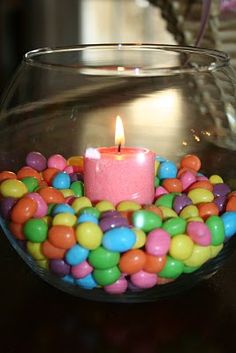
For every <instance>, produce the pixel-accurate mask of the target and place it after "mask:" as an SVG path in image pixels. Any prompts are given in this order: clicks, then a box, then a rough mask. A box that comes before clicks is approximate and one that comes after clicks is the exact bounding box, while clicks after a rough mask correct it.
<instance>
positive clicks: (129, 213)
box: [120, 211, 133, 224]
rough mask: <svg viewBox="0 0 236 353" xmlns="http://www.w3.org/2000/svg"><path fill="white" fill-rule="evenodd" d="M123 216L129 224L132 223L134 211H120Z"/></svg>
mask: <svg viewBox="0 0 236 353" xmlns="http://www.w3.org/2000/svg"><path fill="white" fill-rule="evenodd" d="M120 214H121V215H122V217H124V218H126V219H127V221H128V222H129V224H132V214H133V211H120Z"/></svg>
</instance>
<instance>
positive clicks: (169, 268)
mask: <svg viewBox="0 0 236 353" xmlns="http://www.w3.org/2000/svg"><path fill="white" fill-rule="evenodd" d="M200 167H201V162H200V160H199V158H198V157H197V156H195V155H186V156H184V157H183V158H182V160H181V161H180V167H179V168H177V166H176V165H175V163H173V162H171V161H168V160H164V159H162V158H159V157H157V158H156V165H155V171H156V177H155V200H154V202H153V204H152V205H139V204H137V203H136V202H135V201H126V200H124V201H122V202H120V203H119V204H118V205H117V206H116V207H114V205H113V204H111V202H109V201H108V200H101V201H100V202H98V203H97V204H95V205H93V204H92V203H91V201H90V200H89V199H88V198H87V197H86V195H84V191H83V158H82V157H71V158H69V159H68V160H66V159H65V158H64V157H63V156H61V155H58V154H56V155H53V156H51V157H50V158H49V159H48V160H47V159H46V158H45V157H44V156H43V155H42V154H41V153H39V152H30V153H29V154H28V155H27V157H26V166H23V167H22V168H21V169H20V170H19V171H18V172H17V173H14V172H10V171H3V172H0V214H1V217H2V219H3V220H4V222H7V226H8V228H9V229H10V231H11V233H12V234H13V235H14V237H15V238H16V239H18V240H19V241H21V242H23V243H24V245H25V249H26V250H27V252H28V254H29V255H30V256H31V257H32V258H33V259H34V260H35V261H36V263H37V264H38V266H40V267H42V268H45V269H47V270H49V271H50V272H51V273H53V274H55V275H57V276H59V277H61V279H62V280H64V281H66V282H69V283H71V284H72V285H78V286H80V287H82V288H85V289H93V288H96V287H103V289H104V290H105V291H106V292H108V293H115V294H121V293H124V292H125V291H126V290H127V289H129V290H141V289H145V288H151V287H153V286H155V285H159V284H163V283H167V282H170V281H173V280H175V279H176V278H177V277H179V276H180V275H181V274H182V273H191V272H193V271H195V270H197V269H198V268H199V267H200V266H202V265H203V264H204V263H205V262H206V261H208V260H209V259H211V258H213V257H215V256H216V255H217V254H218V253H219V252H220V250H221V249H222V248H223V244H224V242H225V241H226V240H227V239H228V238H230V237H231V236H233V235H234V234H235V233H236V192H231V190H230V188H229V187H228V185H227V184H225V183H224V182H223V180H222V178H221V177H220V176H218V175H212V176H210V177H209V178H207V177H206V176H204V175H203V174H201V173H199V170H200Z"/></svg>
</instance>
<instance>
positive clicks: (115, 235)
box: [102, 227, 136, 252]
mask: <svg viewBox="0 0 236 353" xmlns="http://www.w3.org/2000/svg"><path fill="white" fill-rule="evenodd" d="M135 241H136V236H135V233H134V232H133V231H132V230H131V229H129V228H127V227H120V228H114V229H111V230H108V231H107V232H106V233H105V234H104V236H103V239H102V244H103V246H104V248H106V249H107V250H110V251H118V252H124V251H127V250H130V249H132V247H133V246H134V244H135Z"/></svg>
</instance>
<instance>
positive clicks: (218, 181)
mask: <svg viewBox="0 0 236 353" xmlns="http://www.w3.org/2000/svg"><path fill="white" fill-rule="evenodd" d="M209 181H210V183H211V184H222V183H223V182H224V180H223V179H222V178H221V176H219V175H217V174H213V175H211V176H210V178H209Z"/></svg>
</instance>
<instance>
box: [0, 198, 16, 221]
mask: <svg viewBox="0 0 236 353" xmlns="http://www.w3.org/2000/svg"><path fill="white" fill-rule="evenodd" d="M16 201H17V199H14V198H13V197H5V198H3V199H1V200H0V214H1V215H2V217H3V218H5V219H9V218H10V214H11V210H12V208H13V206H14V205H15V203H16Z"/></svg>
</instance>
